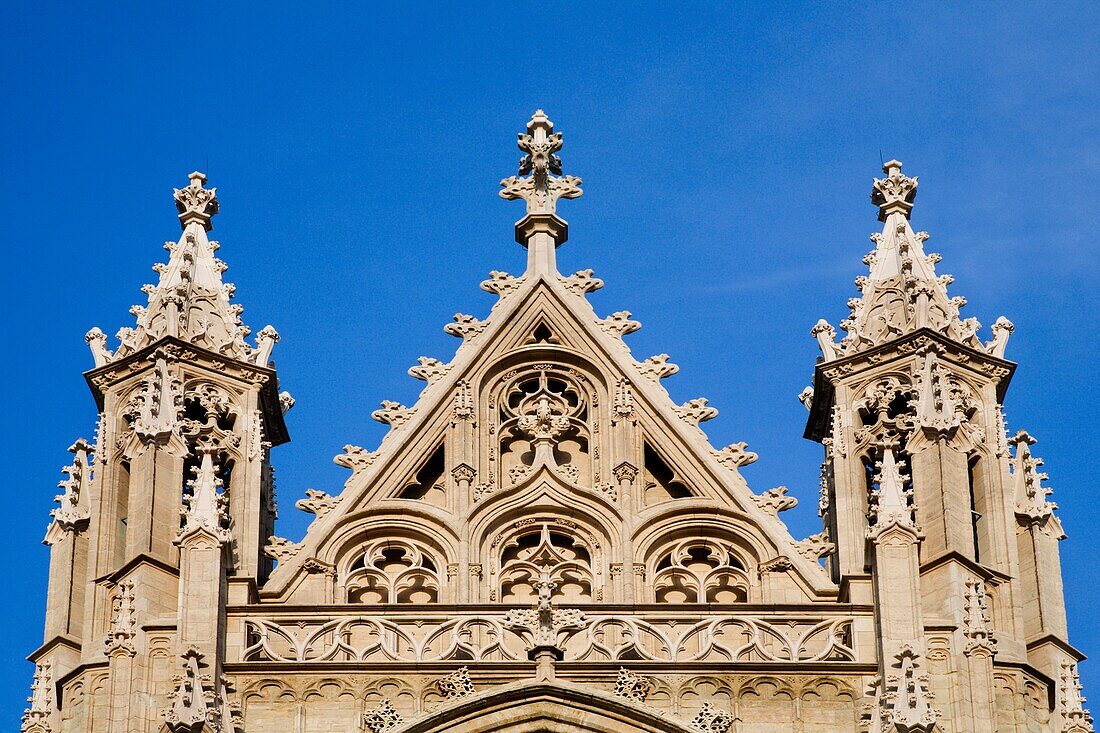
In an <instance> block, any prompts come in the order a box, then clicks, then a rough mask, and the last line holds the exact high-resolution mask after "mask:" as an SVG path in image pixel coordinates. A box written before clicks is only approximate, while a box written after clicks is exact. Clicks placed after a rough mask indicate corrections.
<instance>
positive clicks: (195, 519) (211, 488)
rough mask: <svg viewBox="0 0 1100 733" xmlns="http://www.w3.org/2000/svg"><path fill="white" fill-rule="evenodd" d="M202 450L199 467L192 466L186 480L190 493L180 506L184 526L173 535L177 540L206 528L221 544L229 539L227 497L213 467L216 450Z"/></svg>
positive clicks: (182, 539) (178, 541)
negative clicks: (189, 478)
mask: <svg viewBox="0 0 1100 733" xmlns="http://www.w3.org/2000/svg"><path fill="white" fill-rule="evenodd" d="M201 453H202V459H201V462H200V463H199V466H198V468H193V469H192V471H193V472H194V474H195V477H194V478H193V479H191V480H190V481H188V482H187V486H188V488H189V489H190V490H191V493H190V494H189V495H187V496H184V499H183V501H184V506H183V508H182V509H181V510H180V514H181V515H183V526H182V527H181V528H180V531H179V533H178V534H177V535H176V543H177V544H180V543H182V542H184V541H185V539H186V538H187V537H189V536H191V535H193V534H194V533H196V532H205V533H207V534H209V535H210V536H212V537H213V538H214V539H215V540H217V541H218V542H221V543H223V544H224V543H227V542H229V539H230V534H229V530H228V529H226V522H227V517H226V513H225V506H226V497H225V494H224V493H223V492H222V479H221V478H220V477H219V476H218V475H217V473H216V471H215V469H214V454H215V453H216V450H214V449H203V450H202V451H201Z"/></svg>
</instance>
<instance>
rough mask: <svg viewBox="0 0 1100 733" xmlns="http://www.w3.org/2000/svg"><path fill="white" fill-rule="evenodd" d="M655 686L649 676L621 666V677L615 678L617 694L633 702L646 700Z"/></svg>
mask: <svg viewBox="0 0 1100 733" xmlns="http://www.w3.org/2000/svg"><path fill="white" fill-rule="evenodd" d="M653 687H654V684H653V679H652V678H650V677H649V676H647V675H644V674H638V673H637V672H633V671H631V670H629V669H627V668H626V667H619V677H618V679H616V680H615V694H616V695H618V696H619V697H625V698H626V699H627V700H630V701H631V702H645V699H646V698H647V697H649V693H651V692H653Z"/></svg>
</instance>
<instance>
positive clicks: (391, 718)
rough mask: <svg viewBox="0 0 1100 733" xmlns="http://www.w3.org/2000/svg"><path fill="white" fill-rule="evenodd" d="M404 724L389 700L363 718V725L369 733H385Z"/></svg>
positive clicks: (403, 720)
mask: <svg viewBox="0 0 1100 733" xmlns="http://www.w3.org/2000/svg"><path fill="white" fill-rule="evenodd" d="M404 722H405V719H404V718H402V717H401V715H400V714H399V713H398V712H397V709H396V708H394V706H393V703H391V702H390V701H389V700H383V701H382V703H381V704H380V705H379V706H378V707H377V708H375V709H374V710H372V711H371V712H369V713H367V714H366V715H365V716H364V717H363V723H364V724H365V725H366V726H367V729H368V730H369V731H370V732H371V733H386V731H390V730H393V729H394V728H396V727H397V726H399V725H401V724H402V723H404Z"/></svg>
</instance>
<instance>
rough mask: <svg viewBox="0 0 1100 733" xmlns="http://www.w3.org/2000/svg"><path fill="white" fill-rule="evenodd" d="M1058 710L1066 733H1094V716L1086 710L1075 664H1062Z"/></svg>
mask: <svg viewBox="0 0 1100 733" xmlns="http://www.w3.org/2000/svg"><path fill="white" fill-rule="evenodd" d="M1058 708H1059V712H1060V714H1061V716H1062V730H1063V731H1064V732H1065V733H1093V727H1092V716H1091V715H1089V711H1088V710H1086V709H1085V697H1084V696H1083V695H1082V694H1081V680H1080V677H1079V676H1078V673H1077V665H1076V664H1075V663H1073V662H1062V669H1061V674H1060V675H1059V680H1058Z"/></svg>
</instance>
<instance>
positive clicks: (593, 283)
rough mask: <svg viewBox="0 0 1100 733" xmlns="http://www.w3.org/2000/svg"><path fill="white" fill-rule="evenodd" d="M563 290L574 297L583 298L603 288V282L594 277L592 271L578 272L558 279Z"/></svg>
mask: <svg viewBox="0 0 1100 733" xmlns="http://www.w3.org/2000/svg"><path fill="white" fill-rule="evenodd" d="M558 281H559V282H561V284H562V285H564V286H565V289H566V290H568V291H569V292H571V293H573V294H574V295H580V296H584V295H586V294H588V293H594V292H596V291H597V290H599V289H600V288H602V287H603V280H601V279H600V278H598V277H596V276H595V272H594V271H593V270H578V271H577V272H574V273H573V274H572V275H570V276H569V277H560V276H559V277H558Z"/></svg>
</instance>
